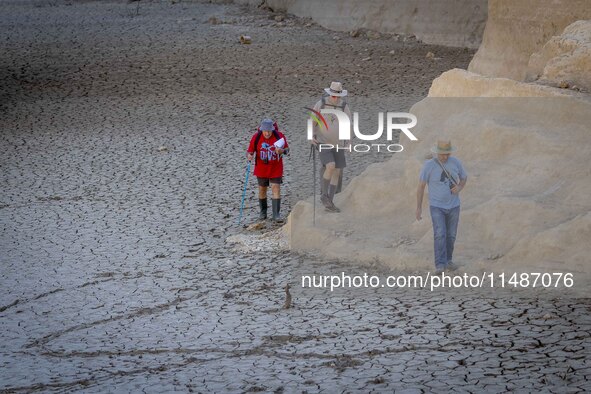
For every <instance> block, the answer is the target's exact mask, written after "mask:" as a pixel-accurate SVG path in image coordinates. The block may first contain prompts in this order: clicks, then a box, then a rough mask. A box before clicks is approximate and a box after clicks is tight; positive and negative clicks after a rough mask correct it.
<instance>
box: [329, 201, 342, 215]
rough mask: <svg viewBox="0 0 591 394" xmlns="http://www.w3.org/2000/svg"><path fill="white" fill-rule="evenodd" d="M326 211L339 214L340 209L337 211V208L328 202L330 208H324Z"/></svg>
mask: <svg viewBox="0 0 591 394" xmlns="http://www.w3.org/2000/svg"><path fill="white" fill-rule="evenodd" d="M326 211H328V212H334V213H339V212H341V210H340V209H338V208H337V207H336V205H334V203H333V202H332V201H330V206H328V207H326Z"/></svg>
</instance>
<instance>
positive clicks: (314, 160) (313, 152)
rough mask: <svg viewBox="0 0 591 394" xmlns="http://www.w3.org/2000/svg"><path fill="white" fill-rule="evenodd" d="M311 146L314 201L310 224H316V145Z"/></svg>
mask: <svg viewBox="0 0 591 394" xmlns="http://www.w3.org/2000/svg"><path fill="white" fill-rule="evenodd" d="M311 148H312V165H313V166H314V167H313V169H312V173H313V174H314V175H313V178H314V202H313V203H312V206H313V209H314V212H313V213H312V225H313V226H316V147H315V146H314V145H312V146H311Z"/></svg>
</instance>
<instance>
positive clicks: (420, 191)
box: [415, 181, 427, 220]
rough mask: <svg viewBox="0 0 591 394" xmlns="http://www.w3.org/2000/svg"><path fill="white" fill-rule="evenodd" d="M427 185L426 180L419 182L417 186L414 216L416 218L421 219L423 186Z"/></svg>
mask: <svg viewBox="0 0 591 394" xmlns="http://www.w3.org/2000/svg"><path fill="white" fill-rule="evenodd" d="M426 185H427V183H426V182H422V181H421V182H419V187H417V211H416V214H415V215H416V218H417V220H421V219H422V218H423V217H422V213H423V196H424V195H425V186H426Z"/></svg>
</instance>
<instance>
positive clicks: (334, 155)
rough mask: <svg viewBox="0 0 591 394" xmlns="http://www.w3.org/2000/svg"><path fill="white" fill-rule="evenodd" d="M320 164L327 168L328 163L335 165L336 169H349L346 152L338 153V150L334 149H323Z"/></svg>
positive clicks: (340, 151)
mask: <svg viewBox="0 0 591 394" xmlns="http://www.w3.org/2000/svg"><path fill="white" fill-rule="evenodd" d="M319 153H320V162H321V163H322V165H323V166H326V165H327V164H328V163H334V166H335V168H345V167H347V162H346V161H345V150H344V149H339V151H338V152H337V149H336V148H332V149H322V150H321V151H320V152H319Z"/></svg>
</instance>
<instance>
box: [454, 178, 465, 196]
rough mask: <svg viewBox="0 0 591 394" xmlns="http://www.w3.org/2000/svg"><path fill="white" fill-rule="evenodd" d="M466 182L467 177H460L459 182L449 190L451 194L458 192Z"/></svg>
mask: <svg viewBox="0 0 591 394" xmlns="http://www.w3.org/2000/svg"><path fill="white" fill-rule="evenodd" d="M466 182H468V178H464V179H460V183H458V184H457V185H455V186H454V187H453V188H452V189H451V192H452V193H453V194H458V193H459V192H461V191H462V190H464V186H466Z"/></svg>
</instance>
